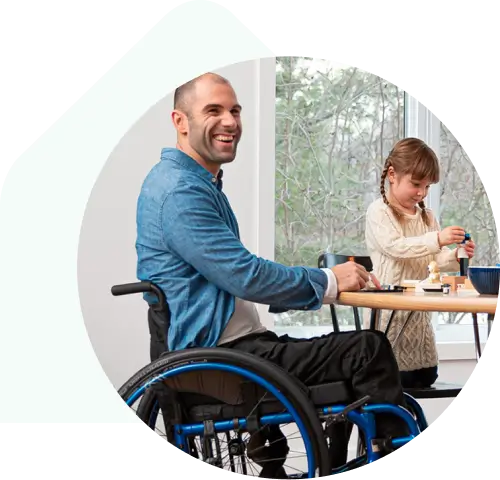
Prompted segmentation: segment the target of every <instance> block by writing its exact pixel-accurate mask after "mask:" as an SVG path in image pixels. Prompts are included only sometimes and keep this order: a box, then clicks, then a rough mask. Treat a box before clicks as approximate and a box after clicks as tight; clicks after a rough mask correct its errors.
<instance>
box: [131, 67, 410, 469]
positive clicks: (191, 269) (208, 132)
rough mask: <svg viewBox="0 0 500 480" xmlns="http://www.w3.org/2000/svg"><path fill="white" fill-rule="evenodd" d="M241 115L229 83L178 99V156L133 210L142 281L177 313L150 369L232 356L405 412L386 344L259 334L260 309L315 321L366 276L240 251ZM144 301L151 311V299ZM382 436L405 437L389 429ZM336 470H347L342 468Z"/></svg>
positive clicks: (217, 79)
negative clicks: (339, 384)
mask: <svg viewBox="0 0 500 480" xmlns="http://www.w3.org/2000/svg"><path fill="white" fill-rule="evenodd" d="M241 110H242V109H241V106H240V105H239V103H238V100H237V98H236V94H235V92H234V90H233V88H232V86H231V84H230V83H229V81H228V80H227V79H225V78H223V77H221V76H219V75H216V74H213V73H207V74H204V75H201V76H200V77H198V78H195V79H194V80H192V81H190V82H188V83H186V84H185V85H183V86H181V87H179V88H178V89H177V90H176V92H175V95H174V110H173V112H172V122H173V124H174V126H175V128H176V130H177V145H176V148H164V149H163V150H162V153H161V160H160V162H159V163H158V164H156V165H155V166H154V167H153V169H152V170H151V172H150V173H149V174H148V176H147V178H146V179H145V181H144V184H143V187H142V190H141V193H140V196H139V200H138V209H137V242H136V249H137V255H138V267H137V275H138V278H139V279H140V280H144V281H151V282H153V283H155V284H157V285H158V286H159V287H160V288H161V289H162V290H163V291H164V292H165V294H166V297H167V302H168V306H169V309H170V312H171V318H170V327H169V329H168V332H167V331H165V328H164V326H165V325H164V320H163V319H162V318H161V316H160V315H158V314H156V312H155V311H154V309H152V308H150V311H149V321H150V329H151V337H152V344H151V358H152V359H154V358H157V357H158V356H159V355H161V353H162V352H163V351H165V349H167V348H168V349H169V350H179V349H186V348H191V347H226V348H235V349H239V350H242V351H246V352H249V353H253V354H255V355H259V356H261V357H263V358H266V359H268V360H270V361H271V362H274V363H276V364H278V365H280V366H282V367H283V368H285V369H286V370H287V371H288V372H289V373H290V374H291V375H294V376H296V377H297V378H299V379H300V380H301V381H302V382H304V383H305V384H306V385H311V384H321V383H328V382H335V381H346V382H348V383H349V384H350V385H351V386H352V391H353V392H354V394H355V395H356V396H357V397H359V398H361V397H364V396H365V395H369V396H370V397H371V401H372V402H379V403H386V402H388V403H395V404H400V405H404V399H403V392H402V387H401V384H400V380H399V371H398V368H397V364H396V360H395V358H394V355H393V352H392V349H391V346H390V344H389V342H388V341H387V338H386V337H385V336H384V335H383V334H382V333H380V332H374V331H361V332H356V331H353V332H344V333H333V332H332V333H331V334H330V335H324V336H322V337H317V338H312V339H292V338H289V337H288V336H286V335H285V336H282V337H278V336H277V335H276V334H275V333H274V332H271V331H268V330H266V328H265V327H264V326H263V325H262V324H261V322H260V319H259V315H258V312H257V309H256V307H255V303H260V304H264V305H272V306H273V307H275V308H277V309H281V310H318V309H319V308H321V306H322V305H323V304H327V303H333V302H334V301H335V300H336V298H337V295H338V294H339V293H340V292H342V291H357V290H360V289H361V288H364V287H365V285H366V283H367V282H368V279H369V274H368V272H367V271H366V270H365V268H364V267H362V266H361V265H358V264H356V263H354V262H346V263H345V264H342V265H337V266H335V267H333V268H332V269H328V268H325V269H321V268H312V267H307V266H293V267H290V266H285V265H281V264H279V263H276V262H272V261H269V260H266V259H263V258H260V257H257V256H255V255H253V254H252V253H250V252H249V251H248V250H247V249H246V248H245V247H244V245H243V244H242V243H241V241H240V237H239V229H238V222H237V220H236V218H235V216H234V213H233V211H232V209H231V206H230V203H229V201H228V199H227V197H226V195H225V194H224V192H223V191H222V170H221V166H222V165H223V164H225V163H229V162H232V161H233V160H234V159H235V157H236V151H237V147H238V142H239V141H240V138H241V134H242V122H241V116H240V114H241ZM372 280H373V282H374V283H375V285H376V286H377V287H379V288H380V284H379V283H378V280H377V279H375V278H373V279H372ZM146 301H148V303H150V304H151V303H152V302H154V301H155V299H153V298H148V297H147V296H146ZM382 426H384V428H389V429H392V428H395V429H396V430H391V431H392V432H394V433H395V434H404V433H406V432H405V429H404V427H401V426H400V425H398V424H397V423H396V424H394V422H391V421H387V422H384V425H381V427H382ZM387 431H389V430H387ZM346 451H347V445H346V444H345V445H344V446H343V447H342V448H341V449H340V452H341V456H342V455H344V459H345V454H346ZM332 461H333V464H339V463H340V464H341V463H342V461H343V459H342V458H340V459H332Z"/></svg>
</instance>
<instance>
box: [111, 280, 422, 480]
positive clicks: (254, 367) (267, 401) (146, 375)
mask: <svg viewBox="0 0 500 480" xmlns="http://www.w3.org/2000/svg"><path fill="white" fill-rule="evenodd" d="M111 293H112V294H113V295H114V296H120V295H128V294H136V293H143V294H146V295H148V296H152V297H154V298H156V302H154V303H153V304H150V306H152V308H154V310H155V312H156V314H157V315H160V318H161V319H162V322H163V323H162V324H161V325H159V326H158V325H156V329H157V332H156V334H160V336H161V335H163V339H164V338H165V332H168V327H169V320H170V312H169V308H168V304H167V300H166V297H165V294H164V292H163V291H162V290H161V289H160V288H159V287H158V286H157V285H155V284H154V283H152V282H136V283H128V284H122V285H115V286H113V287H112V288H111ZM148 303H149V302H148ZM153 323H154V322H152V321H151V319H150V322H149V325H150V333H151V334H152V335H153V334H155V332H154V328H155V327H154V325H153ZM163 343H164V345H166V342H164V341H163ZM118 394H119V395H120V396H121V398H122V399H123V401H124V402H125V403H126V404H127V405H128V406H129V407H130V408H131V409H132V410H134V411H135V413H136V415H137V416H138V417H139V418H140V420H141V421H143V422H144V423H145V424H146V425H147V426H148V427H149V428H151V429H152V430H154V431H155V432H156V433H158V435H160V436H161V437H163V438H164V439H165V440H166V441H167V442H168V443H170V444H172V445H174V446H176V447H177V448H178V449H180V450H182V451H183V452H185V453H187V454H188V455H190V456H192V457H195V458H196V459H198V460H201V461H203V462H206V463H208V464H210V465H213V466H215V467H218V468H222V469H226V470H229V471H232V472H235V473H240V474H243V475H252V476H258V477H264V478H312V477H316V476H327V475H333V474H337V473H341V472H346V471H349V470H352V469H355V468H359V467H361V466H363V465H366V464H369V463H372V462H374V461H376V460H378V459H379V458H380V457H381V455H382V453H383V452H391V451H393V450H394V449H397V448H399V447H402V446H404V445H405V444H407V443H408V442H410V441H411V440H412V439H413V438H415V437H416V436H417V435H418V434H419V433H421V432H422V431H423V430H425V429H426V428H427V421H426V418H425V415H424V412H423V410H422V408H421V407H420V405H419V403H418V402H417V400H416V399H415V398H414V397H412V396H411V395H409V394H408V393H406V392H405V399H406V402H407V405H408V409H405V408H403V407H400V406H395V405H390V404H373V403H369V400H370V399H369V397H365V398H361V399H356V398H355V397H354V395H353V394H352V392H351V391H350V388H349V385H347V384H346V383H344V382H335V383H328V384H323V385H314V386H307V387H306V386H305V385H304V384H302V382H300V381H299V380H298V379H297V378H295V377H293V376H292V375H290V374H289V373H287V372H286V371H285V370H284V369H283V368H281V367H280V366H278V365H276V364H274V363H271V362H270V361H267V360H266V359H263V358H260V357H258V356H256V355H252V354H248V353H243V352H239V351H236V350H232V349H229V348H224V347H215V348H189V349H186V350H180V351H168V350H167V348H166V347H165V349H164V351H163V352H162V353H161V354H160V355H158V357H157V358H155V359H153V358H152V361H151V363H149V364H148V365H146V366H144V367H143V368H142V369H141V370H139V371H138V372H137V373H136V374H135V375H133V376H132V377H131V378H130V379H129V380H128V381H127V382H125V383H124V384H123V385H122V387H121V388H119V390H118ZM379 414H384V415H388V414H389V415H396V416H399V417H400V418H401V419H403V421H405V422H406V424H407V427H408V431H409V435H408V436H405V437H399V438H377V436H376V430H375V419H376V416H377V415H379ZM349 423H350V424H351V427H352V426H356V427H357V429H358V434H359V439H358V447H357V451H356V456H355V458H354V459H351V460H349V461H347V458H346V459H345V462H343V463H342V465H332V461H331V458H332V452H333V451H334V450H335V435H336V434H338V432H339V428H345V427H344V426H345V425H347V424H349Z"/></svg>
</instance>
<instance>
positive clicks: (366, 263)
mask: <svg viewBox="0 0 500 480" xmlns="http://www.w3.org/2000/svg"><path fill="white" fill-rule="evenodd" d="M345 262H356V263H358V264H359V265H362V266H363V267H365V268H366V270H367V271H368V272H371V271H372V270H373V264H372V260H371V258H370V257H369V256H359V255H340V254H338V253H322V254H321V255H320V256H319V258H318V267H319V268H332V267H335V265H340V264H342V263H345ZM352 310H353V313H354V325H355V327H356V330H361V320H360V317H359V311H358V307H352ZM330 313H331V315H332V323H333V331H334V332H340V327H339V321H338V318H337V314H336V312H335V306H334V305H330Z"/></svg>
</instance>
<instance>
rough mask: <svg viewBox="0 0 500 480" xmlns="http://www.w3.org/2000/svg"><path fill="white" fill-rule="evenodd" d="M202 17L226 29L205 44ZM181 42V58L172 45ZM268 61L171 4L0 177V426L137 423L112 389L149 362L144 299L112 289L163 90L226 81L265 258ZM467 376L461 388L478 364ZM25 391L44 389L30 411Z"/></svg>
mask: <svg viewBox="0 0 500 480" xmlns="http://www.w3.org/2000/svg"><path fill="white" fill-rule="evenodd" d="M194 4H196V5H194ZM214 7H215V8H214ZM194 9H196V11H197V15H196V18H197V19H199V20H196V18H194V17H193V15H192V12H193V10H194ZM211 19H213V21H214V22H217V23H219V24H224V29H211V34H210V36H207V35H205V34H204V33H203V32H204V28H205V27H204V25H206V22H207V21H208V22H209V21H210V20H211ZM188 22H189V24H188ZM187 26H189V31H190V35H186V34H185V31H186V27H187ZM196 32H200V34H199V35H197V33H196ZM179 38H182V39H183V49H177V48H174V47H172V48H169V45H177V44H178V39H179ZM228 38H231V39H232V41H231V42H228V41H227V39H228ZM235 39H237V41H236V40H235ZM220 45H224V48H220ZM276 55H279V50H278V49H273V48H272V45H271V43H270V42H267V41H265V40H264V39H263V34H261V33H256V29H255V27H254V26H250V25H248V23H247V20H246V18H244V17H240V15H239V11H238V10H236V9H233V8H231V2H225V1H214V0H210V1H208V0H203V1H193V0H183V1H176V2H171V7H169V8H168V9H163V10H162V14H161V16H160V17H156V18H155V19H154V21H153V25H150V26H146V28H145V33H143V34H138V38H137V40H136V41H134V42H130V46H129V48H128V49H125V50H123V51H122V54H121V56H120V57H117V58H115V59H114V60H113V64H112V65H108V66H107V67H106V70H105V72H104V73H103V74H98V76H97V79H96V81H95V82H91V83H90V85H89V88H88V89H85V90H82V92H81V96H80V97H78V98H75V99H74V101H73V104H72V105H70V106H67V107H66V108H65V112H64V113H60V114H58V118H57V121H55V122H54V121H53V122H50V123H49V128H48V129H46V130H42V132H41V137H36V138H34V139H33V144H32V145H28V146H26V148H25V153H23V154H19V155H18V157H17V160H16V161H15V162H10V165H9V169H8V171H1V170H0V182H1V189H0V205H2V208H1V210H0V214H1V220H2V236H1V238H0V248H1V249H0V261H1V272H2V274H1V275H0V282H1V283H0V288H1V291H2V298H1V302H0V319H1V326H2V331H1V336H0V365H1V366H0V368H1V372H2V386H3V387H2V388H6V386H8V392H6V394H5V393H4V394H3V395H2V396H1V398H2V400H1V402H2V403H1V404H0V421H1V422H2V423H11V422H12V423H19V422H27V423H40V422H50V423H90V422H91V423H113V422H116V423H124V422H136V421H137V417H136V416H135V415H134V414H133V413H132V412H131V411H130V410H129V409H128V408H127V407H126V406H125V405H124V404H123V402H122V401H121V399H120V398H119V397H118V395H117V394H116V392H115V388H118V387H119V386H120V385H121V384H122V383H123V382H124V381H125V380H126V379H127V378H128V377H129V376H130V375H132V374H133V373H134V372H135V371H136V370H138V369H139V368H141V367H142V366H143V365H144V364H145V363H146V362H147V361H148V360H149V357H148V348H149V338H148V333H147V324H146V315H145V313H146V311H145V307H144V304H143V302H142V300H141V298H140V295H138V296H132V297H121V298H114V297H112V296H111V294H110V292H109V289H110V287H111V285H113V284H115V283H122V282H129V281H135V259H136V258H135V250H134V241H135V202H136V199H137V193H138V189H139V188H140V184H141V182H142V180H143V178H144V175H145V174H146V173H147V171H149V169H150V168H151V166H152V165H153V164H154V163H156V162H157V161H158V158H159V152H160V149H161V147H163V146H170V145H172V144H173V140H174V132H173V130H172V128H171V125H170V119H169V111H170V108H171V101H172V92H173V90H174V89H175V87H176V86H177V85H179V84H181V83H183V82H184V81H186V80H188V79H190V78H192V77H194V76H196V75H198V74H200V73H203V72H205V71H213V70H217V71H219V72H220V73H222V74H223V75H226V76H227V77H228V78H229V79H230V80H231V81H232V82H233V84H234V86H235V89H236V91H237V93H238V95H239V97H240V101H241V103H243V105H244V121H245V124H244V136H243V140H242V142H241V146H240V149H239V152H240V153H239V155H238V159H237V161H236V162H235V163H234V164H233V165H230V166H228V167H227V168H226V170H225V176H224V180H225V187H224V188H225V191H226V193H227V194H228V196H229V198H230V200H231V202H232V204H233V207H234V210H235V212H236V214H237V216H238V219H239V222H240V227H241V231H242V237H243V241H244V243H245V244H246V245H247V246H248V247H249V248H250V250H252V251H253V252H254V253H256V254H257V255H261V256H264V257H266V258H273V252H274V212H273V210H274V209H273V207H272V206H273V205H274V202H272V200H271V203H270V204H269V203H267V202H266V201H264V199H265V198H267V197H268V196H269V195H270V194H271V195H272V196H273V197H274V158H273V152H274V101H275V100H274V99H275V91H274V72H275V70H274V57H275V56H276ZM262 57H264V58H263V59H262V60H256V59H259V58H262ZM266 57H267V58H266ZM187 59H189V61H188V60H187ZM337 61H338V62H339V64H349V63H351V58H350V57H342V58H339V59H337ZM240 62H244V63H240ZM227 65H230V66H229V67H226V66H227ZM173 66H175V68H173ZM263 79H265V81H263ZM257 119H260V121H259V122H258V121H257ZM420 136H422V135H420ZM23 169H24V170H25V171H23ZM57 177H59V179H57ZM89 198H90V200H89ZM87 201H88V204H87ZM6 207H8V208H6ZM84 214H85V218H84V221H83V224H82V218H83V217H84ZM80 229H81V232H80ZM80 233H81V238H80ZM79 242H80V244H79ZM77 259H78V262H77ZM77 280H78V282H79V285H78V284H77ZM80 303H81V305H80ZM81 308H82V309H83V312H84V315H83V316H82V311H81ZM261 315H262V316H263V320H264V323H266V324H267V326H269V327H272V319H271V318H270V317H268V316H267V315H266V311H265V309H261ZM84 319H85V320H84ZM84 321H85V323H84ZM86 327H87V328H86ZM87 331H88V333H87ZM471 331H472V328H471ZM89 337H90V340H91V341H89ZM94 352H95V353H94ZM96 354H97V358H96ZM472 358H474V357H473V355H472ZM101 365H102V367H101ZM455 367H456V370H455ZM464 368H465V365H464V364H463V362H462V363H460V362H459V363H458V364H455V363H453V362H452V363H450V364H449V365H447V366H446V368H445V369H444V371H445V372H446V371H448V372H450V378H451V377H453V378H454V380H455V381H457V379H456V378H455V377H456V376H457V373H456V372H458V371H462V372H463V371H464ZM103 369H104V371H103ZM450 369H451V370H450ZM467 369H468V370H467V371H468V375H466V376H467V379H466V380H467V383H469V382H470V380H471V375H472V373H471V372H472V371H474V370H475V365H473V364H471V363H470V362H469V363H467ZM26 376H28V377H29V380H28V379H27V378H26ZM33 391H39V392H41V394H40V395H38V396H37V409H36V410H35V411H34V410H33V409H32V408H31V406H32V401H33V397H32V395H33V393H32V392H33ZM14 392H15V394H14ZM24 392H26V393H24ZM42 392H43V393H45V394H42ZM55 398H57V402H55V401H54V399H55ZM445 402H447V401H445ZM453 403H454V402H453ZM442 405H444V407H443V408H444V409H445V410H446V409H447V408H448V406H447V405H448V404H447V403H446V404H442ZM449 406H451V404H450V405H449ZM445 410H443V414H445V413H446V411H445ZM432 416H433V415H431V418H432ZM436 416H437V418H439V415H437V411H436V412H435V414H434V417H436ZM431 418H430V420H431Z"/></svg>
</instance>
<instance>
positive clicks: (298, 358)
mask: <svg viewBox="0 0 500 480" xmlns="http://www.w3.org/2000/svg"><path fill="white" fill-rule="evenodd" d="M221 347H227V348H234V349H237V350H241V351H244V352H247V353H252V354H254V355H258V356H260V357H263V358H265V359H267V360H269V361H271V362H273V363H276V364H278V365H279V366H281V367H282V368H284V369H285V370H287V371H288V373H289V374H291V375H294V376H295V377H297V378H298V379H299V380H301V381H302V383H304V384H305V385H318V384H322V383H329V382H336V381H344V382H347V383H348V384H350V386H351V389H352V391H353V392H354V396H355V398H354V399H353V400H355V399H358V398H361V397H364V396H365V395H370V397H371V400H370V403H392V404H396V405H401V406H406V403H405V401H404V396H403V389H402V386H401V381H400V372H399V369H398V366H397V363H396V358H395V357H394V354H393V351H392V347H391V345H390V343H389V341H388V339H387V337H386V336H385V335H384V334H383V333H382V332H378V331H372V330H364V331H354V332H352V331H351V332H342V333H330V334H328V335H323V336H321V337H314V338H311V339H298V338H292V337H289V336H288V335H283V336H280V337H278V336H277V335H276V334H275V333H274V332H270V331H268V332H266V333H263V334H256V335H249V336H247V337H243V338H240V339H237V340H234V341H232V342H229V343H226V344H223V345H221ZM377 417H378V418H377V422H378V423H377V430H378V431H377V434H378V435H380V436H400V435H407V434H408V430H407V427H406V424H404V422H402V421H401V420H400V419H398V418H396V417H395V416H393V415H377ZM351 428H352V425H350V424H349V427H347V428H346V425H342V424H339V425H338V430H337V435H336V439H335V444H334V445H331V448H330V454H331V457H332V467H336V466H340V465H343V464H344V463H345V462H346V460H347V449H348V442H349V436H350V432H351Z"/></svg>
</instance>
